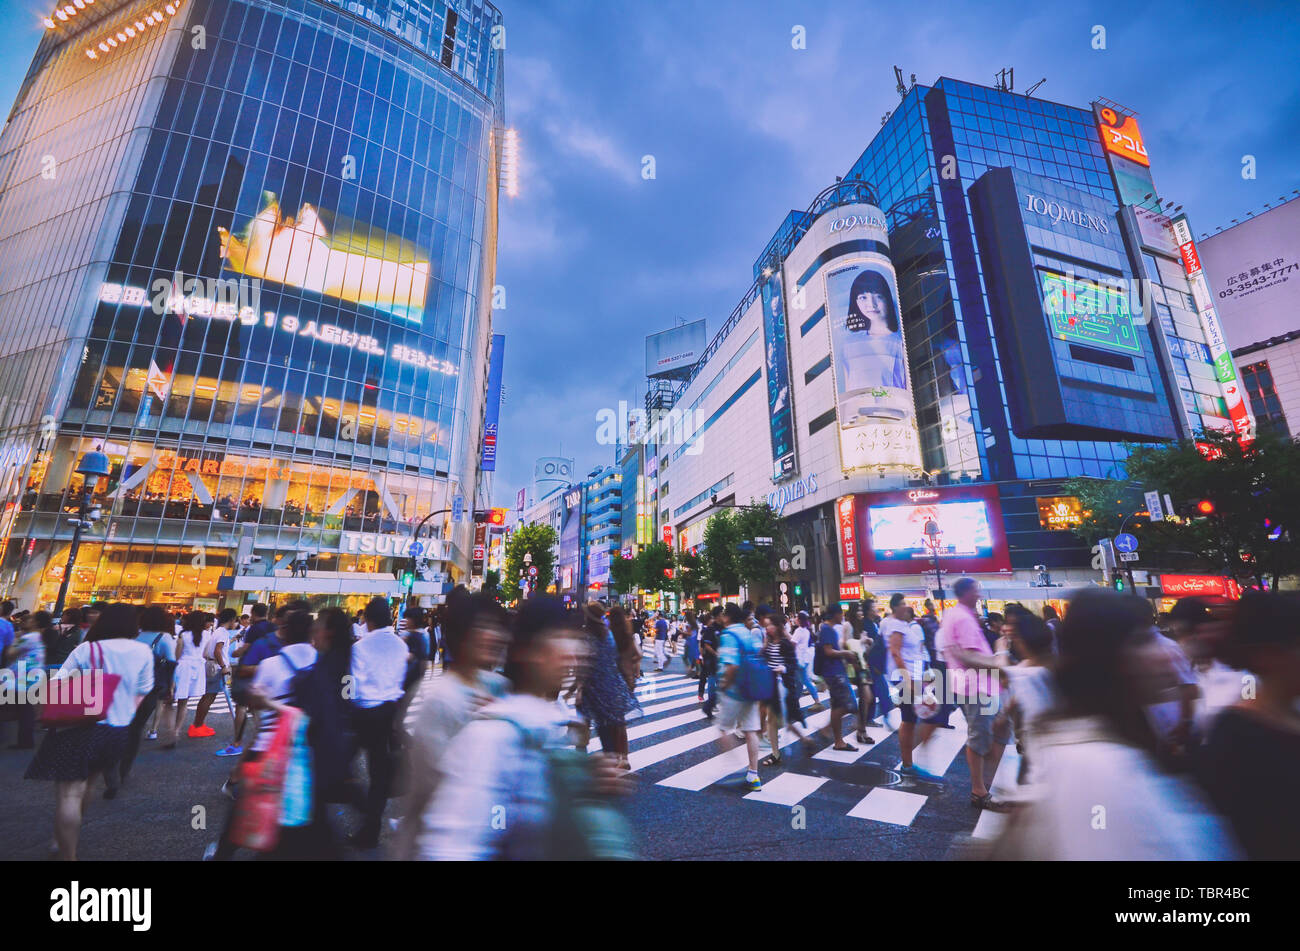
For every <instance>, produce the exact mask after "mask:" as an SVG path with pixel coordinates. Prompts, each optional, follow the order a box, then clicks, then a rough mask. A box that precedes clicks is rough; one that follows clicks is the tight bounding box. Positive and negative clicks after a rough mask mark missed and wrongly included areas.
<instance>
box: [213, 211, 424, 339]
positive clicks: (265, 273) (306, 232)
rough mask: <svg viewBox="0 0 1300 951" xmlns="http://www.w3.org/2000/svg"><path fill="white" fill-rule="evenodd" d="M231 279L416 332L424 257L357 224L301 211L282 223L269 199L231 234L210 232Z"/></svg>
mask: <svg viewBox="0 0 1300 951" xmlns="http://www.w3.org/2000/svg"><path fill="white" fill-rule="evenodd" d="M217 234H218V236H219V237H220V238H221V256H222V257H223V258H224V259H225V262H226V266H227V267H229V268H230V269H231V270H232V271H235V272H237V273H239V274H244V275H247V276H248V277H256V278H261V279H263V280H268V281H276V282H277V283H280V284H287V285H289V286H290V287H300V288H302V289H303V290H308V291H315V292H316V293H317V294H322V295H324V296H325V297H336V298H338V299H340V300H346V301H351V302H352V303H354V304H364V305H366V306H368V307H373V308H375V309H376V310H382V311H384V312H386V313H389V314H392V315H393V316H395V317H399V318H401V319H403V320H408V321H410V322H411V323H415V324H418V323H420V322H421V321H422V320H423V317H424V300H425V296H426V294H427V293H428V290H429V256H428V254H427V253H426V252H425V251H423V250H422V249H420V248H417V247H416V246H415V245H414V244H412V243H411V242H409V241H406V240H404V239H402V238H398V237H395V236H393V235H389V234H387V233H385V232H383V231H380V230H379V229H377V228H372V227H370V226H369V225H367V224H365V223H364V222H353V221H352V220H351V219H349V218H345V217H344V216H342V215H338V214H334V213H332V212H330V211H327V210H326V209H323V208H321V209H318V208H315V207H313V206H312V205H308V204H304V205H303V206H302V207H301V208H299V209H298V214H297V217H285V216H284V215H283V214H282V213H281V210H280V203H279V200H278V198H277V197H276V195H275V194H274V193H273V192H266V193H265V194H264V195H263V206H262V210H261V211H260V212H258V213H257V215H256V216H254V217H253V218H252V219H250V220H249V221H247V222H245V223H244V225H243V227H242V228H241V229H240V230H239V231H238V232H237V233H233V234H232V233H231V232H229V231H227V230H226V229H225V228H221V227H218V228H217Z"/></svg>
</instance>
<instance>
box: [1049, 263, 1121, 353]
mask: <svg viewBox="0 0 1300 951" xmlns="http://www.w3.org/2000/svg"><path fill="white" fill-rule="evenodd" d="M1039 277H1040V279H1041V282H1042V283H1041V285H1040V287H1041V289H1042V292H1043V311H1044V312H1045V313H1046V314H1047V319H1048V321H1049V322H1050V324H1051V328H1052V334H1053V335H1054V336H1055V337H1057V339H1059V340H1069V341H1073V342H1074V343H1081V344H1086V345H1087V346H1090V347H1100V348H1101V349H1103V350H1118V351H1120V352H1122V353H1140V352H1141V351H1142V346H1141V344H1140V343H1139V342H1138V336H1137V332H1136V331H1135V330H1134V328H1133V315H1132V312H1131V311H1130V310H1129V298H1128V294H1127V293H1126V292H1125V291H1123V290H1121V289H1119V288H1116V287H1106V286H1104V285H1101V284H1097V283H1094V282H1092V281H1084V280H1080V279H1078V278H1074V277H1068V276H1066V275H1064V274H1056V273H1054V272H1052V271H1040V272H1039Z"/></svg>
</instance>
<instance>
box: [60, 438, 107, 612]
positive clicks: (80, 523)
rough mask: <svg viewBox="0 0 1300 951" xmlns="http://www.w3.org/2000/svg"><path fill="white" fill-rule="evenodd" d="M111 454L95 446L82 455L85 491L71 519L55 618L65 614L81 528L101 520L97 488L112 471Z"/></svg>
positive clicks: (79, 473) (78, 470)
mask: <svg viewBox="0 0 1300 951" xmlns="http://www.w3.org/2000/svg"><path fill="white" fill-rule="evenodd" d="M108 471H109V469H108V456H106V455H104V454H103V453H102V452H100V451H99V450H98V449H92V450H91V451H90V452H88V453H86V454H85V455H84V456H82V457H81V465H79V466H77V474H78V475H79V476H81V477H82V486H81V492H80V493H79V495H78V497H77V517H76V518H70V519H68V521H69V522H71V523H72V525H73V526H74V527H73V530H72V545H71V546H70V547H69V548H68V563H67V565H66V566H65V567H64V569H63V581H62V582H60V583H59V597H58V599H57V600H56V601H55V602H54V616H55V618H61V617H63V603H64V602H65V601H66V600H67V598H68V584H69V583H70V582H71V581H72V566H73V565H75V564H76V563H77V549H79V548H80V547H81V532H82V530H83V529H86V528H89V527H90V526H91V525H94V524H95V523H96V522H98V521H99V518H100V509H99V506H98V505H95V504H94V497H95V489H96V488H97V487H98V485H99V480H100V479H102V478H104V477H105V476H107V475H108Z"/></svg>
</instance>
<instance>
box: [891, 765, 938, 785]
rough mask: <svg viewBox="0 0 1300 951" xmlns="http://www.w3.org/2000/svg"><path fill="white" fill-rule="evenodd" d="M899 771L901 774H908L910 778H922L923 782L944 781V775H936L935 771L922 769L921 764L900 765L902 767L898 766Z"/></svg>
mask: <svg viewBox="0 0 1300 951" xmlns="http://www.w3.org/2000/svg"><path fill="white" fill-rule="evenodd" d="M898 772H899V773H900V774H901V775H903V776H907V777H908V778H910V779H919V780H921V782H923V783H941V782H943V777H942V776H936V775H935V774H934V773H932V772H930V771H929V770H928V769H922V768H921V767H920V766H917V765H915V764H913V765H911V766H900V767H899V768H898Z"/></svg>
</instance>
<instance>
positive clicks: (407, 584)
mask: <svg viewBox="0 0 1300 951" xmlns="http://www.w3.org/2000/svg"><path fill="white" fill-rule="evenodd" d="M402 587H403V588H405V589H406V590H408V591H409V590H411V588H413V587H415V572H414V571H403V572H402Z"/></svg>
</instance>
